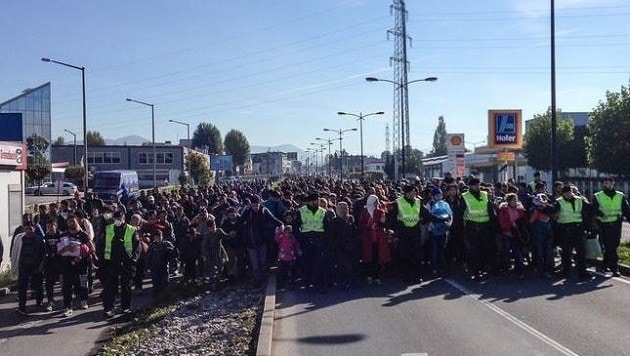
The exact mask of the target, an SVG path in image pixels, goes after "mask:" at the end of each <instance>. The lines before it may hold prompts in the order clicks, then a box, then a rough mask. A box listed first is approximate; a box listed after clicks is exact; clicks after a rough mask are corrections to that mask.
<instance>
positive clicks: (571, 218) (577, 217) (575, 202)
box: [555, 187, 591, 278]
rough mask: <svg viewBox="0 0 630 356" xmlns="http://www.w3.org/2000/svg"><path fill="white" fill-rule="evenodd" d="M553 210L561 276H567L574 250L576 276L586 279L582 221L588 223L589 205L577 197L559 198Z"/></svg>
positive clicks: (584, 240) (584, 241)
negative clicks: (555, 217) (555, 216)
mask: <svg viewBox="0 0 630 356" xmlns="http://www.w3.org/2000/svg"><path fill="white" fill-rule="evenodd" d="M566 188H569V187H566ZM565 191H566V189H565ZM565 191H563V192H565ZM555 208H556V212H557V219H556V227H557V232H558V243H559V245H560V247H561V248H562V255H561V258H562V262H561V266H562V274H563V275H564V276H565V277H567V276H568V275H569V272H570V271H571V256H572V254H573V250H574V249H575V264H576V268H577V270H578V274H579V276H580V277H581V278H586V277H588V273H587V272H586V257H585V253H586V237H585V231H584V228H585V227H584V221H588V216H589V214H590V208H591V205H590V204H589V203H588V202H587V201H585V200H584V199H582V197H579V196H575V197H573V199H566V198H564V196H561V197H559V198H557V199H556V205H555Z"/></svg>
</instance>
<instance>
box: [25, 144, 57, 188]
mask: <svg viewBox="0 0 630 356" xmlns="http://www.w3.org/2000/svg"><path fill="white" fill-rule="evenodd" d="M48 146H49V144H48V141H47V140H46V139H45V138H43V137H42V136H39V135H37V134H35V133H34V134H32V135H31V136H29V137H28V138H27V139H26V149H27V150H28V154H29V155H28V158H27V161H28V165H27V167H26V175H27V177H28V178H29V179H30V180H31V181H34V182H37V183H38V185H41V184H42V179H44V177H46V176H47V175H49V174H50V172H52V167H51V165H50V162H49V161H48V158H46V152H48Z"/></svg>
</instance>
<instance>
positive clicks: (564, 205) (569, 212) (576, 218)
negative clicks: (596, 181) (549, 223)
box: [556, 197, 582, 224]
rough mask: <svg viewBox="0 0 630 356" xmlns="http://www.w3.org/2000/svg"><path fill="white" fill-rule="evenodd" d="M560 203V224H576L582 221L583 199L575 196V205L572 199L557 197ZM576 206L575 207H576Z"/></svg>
mask: <svg viewBox="0 0 630 356" xmlns="http://www.w3.org/2000/svg"><path fill="white" fill-rule="evenodd" d="M556 201H557V202H558V203H559V204H560V214H559V215H558V221H557V223H558V224H575V223H581V222H582V199H581V198H575V205H573V204H571V202H570V201H568V200H566V199H564V198H563V197H560V198H558V199H556ZM574 206H575V208H574Z"/></svg>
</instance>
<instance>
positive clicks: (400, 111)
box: [387, 0, 411, 179]
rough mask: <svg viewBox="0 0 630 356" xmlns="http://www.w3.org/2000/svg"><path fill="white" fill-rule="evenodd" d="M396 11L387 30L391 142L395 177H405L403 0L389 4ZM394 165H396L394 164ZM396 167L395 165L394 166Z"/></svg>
mask: <svg viewBox="0 0 630 356" xmlns="http://www.w3.org/2000/svg"><path fill="white" fill-rule="evenodd" d="M394 11H395V12H396V14H395V16H396V17H395V24H394V28H393V29H391V30H388V31H387V34H388V35H389V34H391V35H393V36H394V37H395V38H394V55H393V56H392V57H390V63H393V65H394V78H393V82H395V83H396V84H397V86H396V87H395V88H394V110H393V113H394V120H393V123H394V125H393V143H394V147H393V149H394V152H395V151H397V150H399V152H400V165H401V171H402V174H400V173H399V172H396V175H397V178H399V179H400V178H404V177H405V156H406V153H407V146H408V145H410V142H409V96H408V91H407V84H408V83H407V72H408V64H409V62H408V61H407V39H409V40H411V38H410V37H408V36H407V25H406V23H407V10H406V9H405V2H404V0H394V3H393V4H392V5H391V6H390V12H394ZM395 167H396V165H395ZM396 168H397V167H396Z"/></svg>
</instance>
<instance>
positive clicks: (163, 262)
mask: <svg viewBox="0 0 630 356" xmlns="http://www.w3.org/2000/svg"><path fill="white" fill-rule="evenodd" d="M176 257H177V252H176V250H175V247H174V246H173V244H172V243H171V242H170V241H165V240H164V237H163V236H162V231H160V230H158V231H156V232H155V234H154V235H153V242H152V243H151V246H149V252H148V253H147V265H148V267H149V269H150V270H151V283H152V284H153V298H157V297H159V296H160V295H161V294H162V293H163V292H164V290H166V287H168V276H169V273H168V263H169V262H170V261H172V260H173V259H174V258H176Z"/></svg>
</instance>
